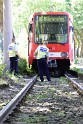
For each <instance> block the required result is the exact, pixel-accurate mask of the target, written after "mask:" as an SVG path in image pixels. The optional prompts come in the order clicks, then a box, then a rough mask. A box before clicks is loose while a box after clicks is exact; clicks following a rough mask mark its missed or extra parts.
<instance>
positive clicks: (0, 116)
mask: <svg viewBox="0 0 83 124" xmlns="http://www.w3.org/2000/svg"><path fill="white" fill-rule="evenodd" d="M36 79H37V75H36V76H34V77H33V78H32V79H31V80H30V81H29V82H28V83H27V85H26V86H25V87H24V88H23V89H22V90H21V91H20V92H19V93H18V94H17V95H16V96H15V97H14V98H13V99H12V100H11V101H10V102H9V103H8V104H7V105H6V106H5V107H4V108H3V109H2V110H1V111H0V124H3V122H4V121H5V120H6V119H7V117H8V116H9V114H11V113H12V111H13V109H15V107H16V105H17V104H18V103H19V102H20V101H21V100H22V98H23V96H25V94H26V93H27V92H28V90H29V89H30V88H31V86H32V85H33V84H34V82H35V81H36Z"/></svg>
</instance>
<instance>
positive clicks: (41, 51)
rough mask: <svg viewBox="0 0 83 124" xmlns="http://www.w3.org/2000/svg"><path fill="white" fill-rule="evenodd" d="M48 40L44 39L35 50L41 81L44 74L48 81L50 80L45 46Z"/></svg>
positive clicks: (47, 53) (47, 50) (47, 54)
mask: <svg viewBox="0 0 83 124" xmlns="http://www.w3.org/2000/svg"><path fill="white" fill-rule="evenodd" d="M47 43H48V41H44V42H43V44H42V45H39V46H38V47H37V49H36V50H35V53H34V55H35V57H36V59H37V66H38V71H39V75H40V80H41V82H43V81H44V78H43V76H44V74H45V75H46V77H47V80H48V81H51V79H50V74H49V70H48V60H49V49H48V48H47V47H46V45H47Z"/></svg>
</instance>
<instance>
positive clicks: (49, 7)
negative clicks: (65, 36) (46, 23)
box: [13, 0, 83, 53]
mask: <svg viewBox="0 0 83 124" xmlns="http://www.w3.org/2000/svg"><path fill="white" fill-rule="evenodd" d="M41 11H44V12H47V11H67V12H69V13H71V15H72V16H73V24H74V29H75V30H74V40H75V44H77V45H79V43H82V41H83V35H82V34H83V0H79V1H78V0H65V1H64V2H63V1H62V0H61V1H58V0H25V1H24V0H13V18H14V19H13V30H14V33H15V35H16V36H17V35H18V34H19V33H20V31H21V29H23V28H25V29H26V31H27V30H28V29H27V28H28V21H29V17H30V15H31V14H33V13H34V12H41ZM80 47H81V50H82V49H83V48H82V47H83V43H82V45H81V46H80ZM81 53H83V52H81Z"/></svg>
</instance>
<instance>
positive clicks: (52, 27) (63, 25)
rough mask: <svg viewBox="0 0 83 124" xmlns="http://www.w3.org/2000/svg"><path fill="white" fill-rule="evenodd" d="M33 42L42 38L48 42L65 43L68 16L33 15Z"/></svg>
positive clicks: (38, 41)
mask: <svg viewBox="0 0 83 124" xmlns="http://www.w3.org/2000/svg"><path fill="white" fill-rule="evenodd" d="M34 23H35V26H34V30H35V42H36V43H38V44H40V43H42V41H43V40H48V43H61V44H65V43H67V41H68V40H67V39H68V17H67V16H66V15H37V16H35V22H34Z"/></svg>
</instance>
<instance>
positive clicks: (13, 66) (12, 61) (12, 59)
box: [8, 38, 20, 76]
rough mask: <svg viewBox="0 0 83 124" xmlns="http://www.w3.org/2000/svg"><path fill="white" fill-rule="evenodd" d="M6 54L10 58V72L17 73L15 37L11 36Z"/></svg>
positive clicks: (17, 55)
mask: <svg viewBox="0 0 83 124" xmlns="http://www.w3.org/2000/svg"><path fill="white" fill-rule="evenodd" d="M8 54H9V58H10V73H12V72H14V75H16V76H17V74H18V57H20V56H19V54H18V49H17V45H16V43H15V38H12V43H11V44H9V46H8Z"/></svg>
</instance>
